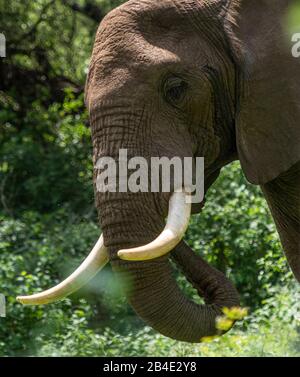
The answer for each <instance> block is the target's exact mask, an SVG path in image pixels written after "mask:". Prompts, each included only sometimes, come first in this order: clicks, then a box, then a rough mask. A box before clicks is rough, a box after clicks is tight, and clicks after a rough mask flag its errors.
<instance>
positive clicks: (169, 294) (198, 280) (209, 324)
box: [111, 241, 239, 343]
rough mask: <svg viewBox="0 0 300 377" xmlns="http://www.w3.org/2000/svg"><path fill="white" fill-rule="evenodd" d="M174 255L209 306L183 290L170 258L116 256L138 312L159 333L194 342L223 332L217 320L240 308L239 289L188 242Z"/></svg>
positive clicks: (116, 264) (114, 264) (116, 265)
mask: <svg viewBox="0 0 300 377" xmlns="http://www.w3.org/2000/svg"><path fill="white" fill-rule="evenodd" d="M111 251H112V253H114V252H113V250H111ZM171 258H172V259H173V261H174V262H175V263H176V264H177V265H178V267H179V268H180V269H181V270H182V272H183V273H184V274H185V276H186V278H187V279H188V281H189V282H190V283H191V284H192V285H193V287H194V288H195V289H196V290H197V292H198V294H199V296H201V297H203V298H204V300H205V304H204V305H199V304H196V303H194V302H193V301H191V300H189V299H188V298H187V297H186V296H185V295H184V293H183V292H182V291H181V290H180V288H179V287H178V285H177V282H176V280H175V278H174V276H173V269H172V265H171V263H170V260H169V256H164V257H161V258H158V259H155V260H152V261H147V262H126V261H121V260H116V259H114V260H112V267H113V270H114V272H115V273H117V275H118V276H119V278H120V279H121V281H124V282H126V284H124V285H125V287H126V289H125V291H126V296H127V298H128V300H129V302H130V304H131V305H132V307H133V308H134V310H135V311H136V313H137V314H138V315H139V316H140V317H141V318H142V319H143V320H144V321H145V322H146V323H147V324H148V325H150V326H151V327H152V328H154V329H155V330H156V331H158V332H160V333H161V334H163V335H165V336H167V337H170V338H173V339H175V340H178V341H185V342H190V343H199V342H201V341H202V340H203V338H206V337H210V336H214V335H221V331H220V330H218V329H217V327H216V320H217V318H218V316H220V315H222V309H223V308H224V307H226V308H233V307H238V306H239V296H238V293H237V291H236V289H235V288H234V286H233V285H232V283H231V282H230V281H229V280H228V279H227V278H226V277H225V276H224V275H223V274H222V273H221V272H219V271H217V270H216V269H214V268H212V267H211V266H209V265H208V264H207V263H206V262H205V261H204V260H203V259H202V258H201V257H200V256H197V255H196V254H195V253H194V252H193V250H192V249H191V248H190V247H189V246H188V245H187V244H186V243H184V242H183V241H181V242H180V243H179V244H178V245H177V246H176V247H175V248H174V250H172V252H171Z"/></svg>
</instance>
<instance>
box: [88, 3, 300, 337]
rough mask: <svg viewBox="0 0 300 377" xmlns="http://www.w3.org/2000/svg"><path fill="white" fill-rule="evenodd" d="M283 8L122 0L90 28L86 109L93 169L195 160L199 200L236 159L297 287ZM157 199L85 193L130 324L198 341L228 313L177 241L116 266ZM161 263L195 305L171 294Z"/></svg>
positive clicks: (158, 216) (160, 206)
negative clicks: (141, 160)
mask: <svg viewBox="0 0 300 377" xmlns="http://www.w3.org/2000/svg"><path fill="white" fill-rule="evenodd" d="M291 3H292V2H291V1H285V0H251V1H250V0H240V1H238V0H237V1H228V0H227V1H226V0H224V1H220V0H214V1H208V0H207V1H204V0H199V1H196V0H173V1H172V0H161V1H155V0H131V1H128V2H127V3H125V4H124V5H122V6H121V7H119V8H117V9H115V10H114V11H112V12H111V13H110V14H109V15H108V16H107V17H106V18H105V19H104V20H103V22H102V23H101V25H100V27H99V30H98V33H97V36H96V41H95V46H94V51H93V56H92V61H91V65H90V73H89V77H88V80H87V85H86V104H87V106H88V109H89V112H90V119H91V125H92V138H93V147H94V162H95V163H96V161H97V160H98V159H99V158H100V157H103V156H111V157H117V156H118V153H119V149H120V148H127V149H128V150H129V155H130V156H144V157H146V158H150V157H151V156H156V157H157V156H167V157H173V156H180V157H188V156H194V157H196V156H199V157H203V156H204V157H205V179H206V190H208V189H209V187H210V185H211V184H212V183H213V182H214V181H215V180H216V178H217V177H218V175H219V173H220V169H221V168H222V167H223V166H225V165H226V164H228V163H230V162H232V161H234V160H237V159H239V160H240V161H241V164H242V167H243V170H244V173H245V175H246V177H247V178H248V180H249V181H250V182H252V183H254V184H257V185H260V186H261V187H262V190H263V192H264V194H265V196H266V199H267V201H268V203H269V205H270V208H271V211H272V214H273V216H274V219H275V222H276V225H277V229H278V232H279V234H280V237H281V240H282V244H283V247H284V249H285V252H286V255H287V258H288V260H289V263H290V266H291V268H292V270H293V272H294V274H295V276H296V278H297V279H298V280H299V281H300V251H299V239H300V236H299V228H300V227H299V218H300V215H299V212H300V200H299V188H300V184H299V177H300V163H299V161H300V148H299V146H300V135H299V126H300V105H299V98H300V89H299V88H300V85H299V82H298V81H299V77H300V61H299V60H297V59H295V58H293V57H292V55H291V42H290V41H291V35H289V34H288V33H287V32H286V30H285V28H284V26H283V25H284V23H283V20H284V17H285V15H286V13H287V10H288V6H289V4H291ZM94 178H95V180H96V178H97V172H96V170H95V177H94ZM169 198H170V194H151V193H149V194H145V193H144V194H142V193H138V194H130V193H126V194H125V193H105V194H103V193H98V192H96V205H97V208H98V212H99V217H100V222H101V227H102V229H103V234H104V241H105V245H106V246H107V248H108V250H109V255H110V260H111V264H112V267H113V270H114V271H115V273H116V274H119V275H120V276H121V277H124V279H125V280H126V281H127V282H128V281H129V284H126V287H127V288H126V295H127V297H128V300H129V302H130V304H131V305H132V306H133V308H134V309H135V311H136V312H137V313H138V315H139V316H140V317H141V318H143V319H144V321H145V322H146V323H148V324H149V325H151V326H152V327H153V328H154V329H156V330H157V331H159V332H160V333H162V334H164V335H166V336H169V337H171V338H174V339H177V340H183V341H188V342H199V341H200V340H201V338H202V337H204V336H210V335H214V334H216V333H217V330H216V328H215V319H216V317H217V316H218V315H220V313H221V309H222V308H223V307H233V306H238V304H239V299H238V294H237V292H236V290H235V288H234V287H233V286H232V284H231V283H230V282H229V281H228V280H227V278H226V277H225V276H224V275H223V274H221V273H220V272H218V271H216V270H215V269H213V268H212V267H210V266H209V265H208V264H207V263H206V262H204V261H203V260H202V259H201V258H200V257H198V256H196V255H195V254H194V253H193V251H192V250H191V249H190V248H189V247H188V246H187V245H186V244H185V243H184V242H181V243H180V244H179V245H178V246H177V247H176V248H175V249H174V250H173V251H172V252H171V253H170V255H167V256H165V257H162V258H159V259H156V260H153V261H148V262H124V261H121V260H120V259H119V258H118V257H117V251H118V250H120V249H124V248H127V247H135V246H140V245H143V244H145V243H148V242H150V241H152V240H153V239H154V238H155V237H156V236H157V235H158V234H159V233H160V232H161V231H162V229H163V227H164V218H165V216H166V215H167V211H168V200H169ZM200 209H201V205H200V206H199V205H198V206H194V207H193V212H198V211H199V210H200ZM200 234H201V230H200ZM169 258H173V260H174V261H175V262H176V263H177V264H178V266H179V267H180V268H181V270H182V272H183V273H184V274H185V276H186V277H187V279H188V280H189V281H190V282H191V283H192V284H193V286H194V287H195V288H196V289H197V291H198V292H199V294H200V295H201V296H202V297H204V299H205V302H206V305H197V304H195V303H194V302H192V301H190V300H189V299H188V298H186V297H185V296H184V295H183V293H182V292H181V291H180V290H179V288H178V287H177V285H176V282H175V280H174V278H173V276H172V268H171V265H170V261H169Z"/></svg>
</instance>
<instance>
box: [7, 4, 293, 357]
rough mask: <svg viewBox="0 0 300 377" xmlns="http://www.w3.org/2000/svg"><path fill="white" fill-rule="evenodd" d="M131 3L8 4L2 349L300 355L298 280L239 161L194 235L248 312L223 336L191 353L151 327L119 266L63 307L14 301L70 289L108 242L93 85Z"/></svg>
mask: <svg viewBox="0 0 300 377" xmlns="http://www.w3.org/2000/svg"><path fill="white" fill-rule="evenodd" d="M120 3H122V1H109V0H98V1H96V0H93V1H92V0H80V1H79V0H78V1H75V0H74V1H64V0H37V1H34V2H33V1H23V2H20V1H17V0H0V12H1V24H0V32H2V33H4V34H5V36H6V40H7V57H6V58H5V59H0V85H1V86H0V127H1V128H0V293H2V294H4V295H5V296H6V299H7V316H6V318H0V355H10V356H12V355H38V356H52V355H66V356H71V355H73V356H76V355H77V356H118V355H122V356H143V355H145V356H155V355H156V356H275V355H277V356H300V338H299V335H300V318H299V317H297V316H299V306H300V300H299V298H300V290H299V286H297V284H296V282H295V280H294V278H293V277H292V274H291V272H290V270H289V268H288V266H287V263H286V260H285V258H284V256H283V252H282V248H281V245H280V243H279V240H278V236H277V233H276V230H275V226H274V224H273V221H272V219H271V217H270V214H269V211H268V209H267V206H266V203H265V200H264V199H263V197H262V194H261V193H260V191H259V189H258V188H257V187H254V186H251V185H249V184H248V183H247V182H246V181H245V179H244V177H243V174H242V172H241V169H240V166H239V164H238V163H234V164H232V165H231V166H230V167H227V168H226V169H224V171H223V173H222V176H221V178H220V179H219V180H218V182H217V183H216V184H215V185H214V186H213V187H212V189H211V190H210V193H209V197H208V198H207V204H206V207H205V209H204V211H203V213H202V214H201V215H197V216H194V217H193V219H192V220H191V224H190V227H189V230H188V233H187V235H186V240H187V241H188V242H189V243H190V244H191V245H192V246H193V248H194V250H195V251H196V252H197V253H199V254H201V255H202V256H204V257H205V259H206V260H208V261H209V263H211V264H212V265H214V266H216V267H217V268H218V269H220V270H222V271H223V272H225V273H226V275H227V276H229V277H230V279H232V281H233V282H234V283H235V285H236V286H237V288H238V290H239V292H240V294H241V300H242V304H243V305H244V306H245V307H248V308H249V315H248V316H247V317H246V318H245V320H244V321H243V322H241V323H239V324H238V325H237V326H236V327H235V328H234V329H233V330H232V331H230V332H229V333H228V334H227V335H225V336H224V337H222V338H218V339H215V340H213V341H211V342H209V343H203V344H200V345H189V344H185V343H180V342H175V341H173V340H170V339H168V338H164V337H163V336H161V335H159V334H157V333H155V332H154V331H153V330H151V329H149V328H148V327H145V324H144V323H143V322H142V321H141V320H140V319H139V318H138V317H137V316H136V315H135V314H134V312H133V311H132V310H131V308H130V307H129V306H128V304H127V302H126V300H125V298H124V295H123V293H122V287H121V286H120V284H119V283H118V281H116V279H115V278H114V276H113V275H112V273H111V269H110V267H109V266H107V267H106V268H105V270H104V271H103V272H101V273H100V274H99V275H98V276H96V277H95V278H94V279H93V281H91V282H90V284H89V285H88V286H86V287H85V288H84V289H82V290H80V291H79V292H77V293H76V294H74V295H72V296H71V297H70V298H68V299H66V300H64V301H63V302H61V303H58V304H53V305H49V306H45V307H23V306H22V305H20V304H18V303H17V302H16V301H15V297H16V296H17V295H19V294H29V293H33V292H37V291H39V290H41V289H45V288H48V287H50V286H52V285H53V284H55V283H58V282H59V281H60V280H61V279H63V278H64V277H65V276H67V275H68V274H69V273H70V272H71V271H73V270H74V268H75V267H77V266H78V264H79V263H80V262H81V261H82V260H83V258H84V257H85V256H86V255H87V252H88V251H89V250H90V249H91V247H92V246H93V244H94V242H95V240H96V239H97V238H98V236H99V228H98V220H97V215H96V211H95V207H94V196H93V186H92V149H91V140H90V129H89V123H88V117H87V113H86V110H85V107H84V103H83V90H84V81H85V77H86V73H87V69H88V63H89V57H90V55H91V50H92V45H93V40H94V36H95V32H96V29H97V27H98V24H99V22H100V21H101V19H102V18H103V17H104V16H105V14H106V13H107V12H108V11H109V10H110V9H112V8H114V7H115V6H117V5H118V4H120ZM292 19H293V20H294V17H292ZM176 276H177V279H178V281H179V284H180V285H181V287H182V289H183V290H185V291H186V293H187V294H188V295H189V296H190V297H194V298H195V299H196V300H199V299H198V298H196V293H195V291H194V290H193V289H192V288H191V287H190V285H189V284H188V283H187V282H186V281H185V279H184V278H183V277H182V276H181V275H180V274H179V273H178V272H177V273H176ZM297 313H298V314H297Z"/></svg>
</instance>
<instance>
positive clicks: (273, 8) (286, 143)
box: [227, 0, 300, 184]
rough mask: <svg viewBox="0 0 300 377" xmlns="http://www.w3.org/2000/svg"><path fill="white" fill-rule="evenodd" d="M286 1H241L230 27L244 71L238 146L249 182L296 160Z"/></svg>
mask: <svg viewBox="0 0 300 377" xmlns="http://www.w3.org/2000/svg"><path fill="white" fill-rule="evenodd" d="M236 3H237V2H236V1H234V4H235V5H236ZM291 3H292V1H282V0H273V1H270V2H267V1H261V0H251V1H249V0H240V4H239V9H238V18H237V19H236V24H235V25H232V32H233V35H232V36H231V37H232V39H233V40H234V43H233V46H234V48H235V49H237V48H238V49H239V55H240V59H241V64H240V66H241V67H242V71H243V79H242V81H243V90H242V93H243V94H242V96H241V98H240V104H239V109H238V111H237V117H236V135H237V136H236V137H237V148H238V154H239V159H240V161H241V165H242V167H243V170H244V173H245V175H246V177H247V179H248V180H249V181H250V182H251V183H254V184H265V183H266V182H268V181H271V180H273V179H275V178H276V177H277V176H278V175H280V174H281V173H282V172H284V171H286V170H288V169H289V168H290V167H291V166H292V165H294V164H295V163H296V162H297V161H299V160H300V82H299V80H300V58H298V59H296V58H295V57H294V56H293V54H292V46H293V43H292V35H293V31H291V30H289V29H288V22H287V19H288V17H287V15H288V12H289V11H290V9H289V7H290V4H291ZM234 11H235V12H236V11H237V8H236V6H234ZM229 12H231V10H230V7H229ZM228 25H229V23H228V24H227V26H228ZM227 29H228V28H227ZM299 31H300V25H299V30H298V32H299ZM237 41H239V43H237ZM238 44H239V46H238V47H237V45H238Z"/></svg>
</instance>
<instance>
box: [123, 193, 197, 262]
mask: <svg viewBox="0 0 300 377" xmlns="http://www.w3.org/2000/svg"><path fill="white" fill-rule="evenodd" d="M189 196H190V194H189V193H187V192H186V191H182V192H174V194H173V195H172V197H171V199H170V202H169V213H168V219H167V224H166V226H165V228H164V230H163V231H162V233H161V234H160V235H159V236H158V237H157V238H156V239H155V240H154V241H152V242H151V243H149V244H148V245H144V246H141V247H137V248H133V249H124V250H120V251H119V252H118V256H119V257H120V258H121V259H123V260H127V261H144V260H150V259H155V258H159V257H161V256H163V255H165V254H167V253H169V252H170V251H171V250H172V249H173V248H174V247H175V246H176V245H177V244H178V243H179V242H180V241H181V239H182V238H183V236H184V233H185V231H186V229H187V227H188V224H189V219H190V216H191V200H189V199H190V198H189Z"/></svg>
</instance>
